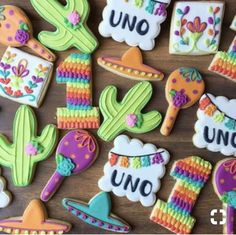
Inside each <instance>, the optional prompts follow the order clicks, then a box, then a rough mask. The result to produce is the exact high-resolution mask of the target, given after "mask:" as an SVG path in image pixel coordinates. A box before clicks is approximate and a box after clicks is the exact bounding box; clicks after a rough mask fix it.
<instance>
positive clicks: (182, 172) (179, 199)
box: [150, 156, 212, 234]
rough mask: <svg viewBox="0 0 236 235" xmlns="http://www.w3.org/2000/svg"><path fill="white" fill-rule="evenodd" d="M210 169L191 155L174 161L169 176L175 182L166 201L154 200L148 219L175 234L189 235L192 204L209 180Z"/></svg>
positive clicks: (193, 221)
mask: <svg viewBox="0 0 236 235" xmlns="http://www.w3.org/2000/svg"><path fill="white" fill-rule="evenodd" d="M211 169H212V166H211V164H210V163H209V162H207V161H204V160H203V159H201V158H200V157H197V156H192V157H188V158H185V159H183V160H179V161H177V162H175V164H174V165H173V168H172V170H171V173H170V175H171V176H172V177H173V178H174V179H176V180H177V182H176V183H175V186H174V187H173V190H172V192H171V194H170V196H169V199H168V201H167V202H164V201H162V200H158V201H157V203H156V205H155V206H154V208H153V211H152V213H151V216H150V219H151V220H152V221H153V222H155V223H157V224H160V225H162V226H163V227H165V228H167V229H168V230H170V231H171V232H173V233H176V234H190V233H191V231H192V229H193V227H194V224H195V222H196V219H195V218H194V217H192V216H191V212H192V210H193V207H194V204H195V202H196V200H197V198H198V196H199V194H200V192H201V189H202V188H203V187H204V185H205V183H206V182H207V180H208V179H209V176H210V174H211Z"/></svg>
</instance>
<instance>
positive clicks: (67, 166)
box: [56, 155, 75, 176]
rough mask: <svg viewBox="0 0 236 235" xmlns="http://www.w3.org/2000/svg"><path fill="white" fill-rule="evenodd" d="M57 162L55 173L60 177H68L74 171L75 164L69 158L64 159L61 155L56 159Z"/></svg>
mask: <svg viewBox="0 0 236 235" xmlns="http://www.w3.org/2000/svg"><path fill="white" fill-rule="evenodd" d="M56 159H59V160H57V172H58V173H59V174H60V175H62V176H70V175H71V174H72V171H73V170H74V169H75V164H74V163H73V162H72V160H71V159H70V158H66V157H64V156H62V155H58V156H57V157H56Z"/></svg>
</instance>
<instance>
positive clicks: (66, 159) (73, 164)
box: [41, 130, 98, 201]
mask: <svg viewBox="0 0 236 235" xmlns="http://www.w3.org/2000/svg"><path fill="white" fill-rule="evenodd" d="M97 155H98V145H97V142H96V140H95V138H94V137H93V136H92V135H91V134H89V133H88V132H87V131H83V130H75V131H70V132H69V133H67V134H66V135H65V136H64V137H63V138H62V140H61V141H60V143H59V144H58V147H57V151H56V163H57V168H56V170H55V172H54V173H53V175H52V177H51V178H50V179H49V181H48V183H47V185H46V186H45V187H44V189H43V191H42V193H41V200H42V201H48V200H49V199H50V198H51V197H52V196H53V195H54V194H55V192H56V191H57V190H58V188H59V187H60V185H61V183H62V182H63V180H64V178H65V177H69V176H71V175H76V174H79V173H81V172H83V171H85V170H86V169H88V168H89V167H90V166H91V165H92V164H93V163H94V161H95V160H96V158H97Z"/></svg>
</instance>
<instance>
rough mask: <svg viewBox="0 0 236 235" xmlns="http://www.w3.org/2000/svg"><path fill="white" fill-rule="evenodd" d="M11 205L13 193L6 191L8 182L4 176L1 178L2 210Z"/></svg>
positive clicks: (0, 196) (0, 204)
mask: <svg viewBox="0 0 236 235" xmlns="http://www.w3.org/2000/svg"><path fill="white" fill-rule="evenodd" d="M0 173H1V169H0ZM10 203H11V193H10V192H9V191H7V190H6V180H5V179H4V178H3V177H2V176H0V208H5V207H7V206H8V205H9V204H10Z"/></svg>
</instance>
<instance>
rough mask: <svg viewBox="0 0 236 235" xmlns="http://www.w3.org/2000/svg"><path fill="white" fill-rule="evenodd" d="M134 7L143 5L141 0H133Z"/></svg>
mask: <svg viewBox="0 0 236 235" xmlns="http://www.w3.org/2000/svg"><path fill="white" fill-rule="evenodd" d="M134 4H135V6H136V7H138V8H141V7H142V6H143V0H134Z"/></svg>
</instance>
